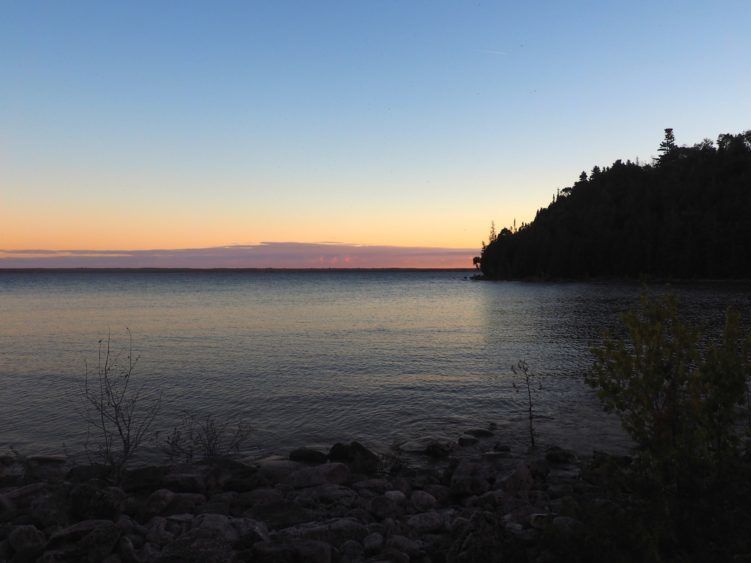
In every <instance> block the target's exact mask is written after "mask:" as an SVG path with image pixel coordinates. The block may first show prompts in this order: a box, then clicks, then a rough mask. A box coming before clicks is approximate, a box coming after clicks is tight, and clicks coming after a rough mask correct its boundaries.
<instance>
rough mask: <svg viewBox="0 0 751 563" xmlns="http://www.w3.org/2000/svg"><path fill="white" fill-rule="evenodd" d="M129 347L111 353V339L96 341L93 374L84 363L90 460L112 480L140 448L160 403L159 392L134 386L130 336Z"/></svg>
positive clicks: (87, 450) (87, 451)
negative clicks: (104, 468) (107, 471)
mask: <svg viewBox="0 0 751 563" xmlns="http://www.w3.org/2000/svg"><path fill="white" fill-rule="evenodd" d="M127 332H128V347H127V349H126V350H123V351H121V352H118V353H114V352H113V351H112V341H111V336H110V335H108V336H107V339H106V340H100V341H99V354H98V360H97V368H96V371H90V370H89V366H88V363H87V364H86V372H85V375H86V377H85V380H84V403H85V405H84V417H85V420H86V423H87V435H86V444H85V447H86V454H87V456H88V457H89V461H90V462H93V461H95V460H96V461H98V462H100V463H102V464H103V465H105V466H106V467H107V468H108V469H109V470H110V472H111V474H112V476H113V477H114V478H115V480H118V479H119V478H120V476H121V475H122V471H123V469H124V468H125V466H126V465H127V464H128V462H129V461H130V460H131V459H132V458H133V456H134V455H135V453H136V451H137V450H138V448H139V447H140V446H141V445H142V443H143V441H144V438H145V437H146V434H147V433H148V431H149V429H150V428H151V425H152V423H153V422H154V419H155V418H156V416H157V414H158V412H159V409H160V408H161V404H162V393H161V391H159V392H158V393H147V392H146V390H145V385H139V386H135V385H134V384H133V381H132V379H133V373H134V370H135V367H136V364H137V363H138V358H137V357H136V358H134V357H133V336H132V335H131V332H130V330H127Z"/></svg>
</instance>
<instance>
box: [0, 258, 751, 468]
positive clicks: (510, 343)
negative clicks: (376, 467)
mask: <svg viewBox="0 0 751 563" xmlns="http://www.w3.org/2000/svg"><path fill="white" fill-rule="evenodd" d="M465 275H466V274H464V273H461V272H377V271H363V272H331V271H327V272H127V271H126V272H123V271H121V272H54V271H51V272H0V448H4V447H7V446H8V445H10V444H12V445H14V446H15V447H16V448H18V449H19V450H21V451H26V452H59V451H61V449H62V448H63V444H65V447H66V449H67V450H69V451H80V449H81V448H82V445H83V443H84V440H85V425H84V424H83V423H82V420H81V413H80V407H81V405H82V402H81V391H82V386H83V380H84V366H85V363H86V362H88V364H89V366H90V367H91V366H95V365H96V361H97V346H98V344H97V343H98V341H99V340H100V339H102V338H106V337H107V335H108V334H111V338H112V343H113V348H114V349H116V350H121V349H123V348H124V347H125V346H126V345H127V333H126V327H128V328H129V329H130V330H131V332H132V336H133V349H134V352H135V354H136V355H138V356H139V358H140V359H139V361H138V364H137V368H136V370H135V375H134V378H136V379H137V380H138V381H140V382H142V383H144V384H145V385H146V386H147V388H149V389H160V390H161V391H162V392H163V396H164V401H163V406H162V409H161V412H160V415H159V418H158V419H157V421H156V424H155V429H156V428H158V429H161V430H169V429H170V428H171V427H172V426H173V425H174V424H176V422H177V421H178V420H179V417H180V416H181V413H182V412H183V411H185V410H188V411H191V412H195V413H213V414H216V415H217V416H219V417H223V418H227V417H241V418H243V419H245V420H246V421H248V422H250V423H251V424H252V426H253V432H252V434H251V436H250V439H249V441H248V442H247V443H246V444H245V445H244V453H246V454H248V455H264V454H267V453H269V452H283V451H285V450H287V449H289V448H291V447H296V446H300V445H305V444H308V445H318V446H327V445H330V444H331V443H333V442H335V441H339V440H343V439H355V438H357V439H361V440H363V441H364V442H365V443H366V444H369V445H371V446H374V447H376V448H380V449H385V448H387V447H388V446H389V445H391V444H392V443H394V442H399V441H403V440H410V439H414V438H418V437H423V436H428V435H430V436H439V437H448V438H455V437H456V436H458V435H459V434H460V433H461V431H462V430H464V429H467V428H471V427H478V426H487V425H488V424H491V423H493V424H496V425H498V428H499V430H498V437H499V440H500V441H502V442H504V443H506V444H510V445H512V446H513V447H515V448H523V447H524V446H525V445H526V440H527V436H526V433H525V432H526V431H525V423H526V422H525V416H526V411H525V409H526V402H525V397H524V396H523V395H522V394H520V393H516V392H515V390H514V388H513V385H512V382H513V375H512V374H511V370H510V366H511V364H512V363H515V362H516V361H517V360H519V359H524V360H526V361H527V362H528V364H529V365H530V367H531V369H532V370H533V371H534V372H536V373H539V374H543V375H544V385H543V390H542V391H540V392H539V393H538V395H537V407H538V412H539V415H540V418H539V419H538V422H537V426H538V430H539V432H540V436H541V438H542V441H543V442H547V443H558V444H561V445H564V446H569V447H572V448H575V449H577V450H579V451H581V452H588V451H591V450H592V448H602V449H611V450H618V449H622V448H624V447H626V446H627V444H628V443H627V441H626V439H625V437H624V436H623V433H622V431H621V429H620V427H619V424H618V422H617V420H615V419H614V418H612V417H610V416H606V415H605V414H603V413H602V411H601V409H600V406H599V404H598V402H597V399H596V398H595V397H594V394H593V392H592V391H591V390H590V389H588V388H587V387H586V386H585V385H584V384H583V383H582V375H583V373H584V372H585V370H586V369H587V367H588V366H589V365H590V364H591V356H590V353H589V348H590V346H591V345H593V344H595V343H596V342H597V341H598V338H599V337H600V335H601V333H602V330H603V329H605V328H608V327H611V328H612V327H616V326H617V313H618V312H620V311H623V310H624V309H626V308H627V307H629V306H630V305H631V304H633V303H634V301H635V300H636V299H637V296H638V294H639V292H640V289H641V288H640V286H639V285H638V284H596V283H559V284H556V283H550V284H543V283H520V282H519V283H517V282H508V283H489V282H474V281H469V280H467V279H465ZM748 289H749V287H748V286H747V285H745V284H698V285H697V284H692V285H679V286H676V287H674V288H673V291H674V292H675V293H677V294H678V296H679V297H680V299H681V300H682V302H683V303H684V305H685V308H686V310H687V311H689V313H690V314H694V315H695V316H700V317H701V318H702V319H703V320H710V321H716V320H717V319H720V318H721V315H722V311H723V310H724V308H725V307H726V306H727V305H728V304H735V305H736V306H739V307H740V308H742V309H744V310H745V311H748V307H749V302H750V301H751V298H750V297H749V296H750V295H751V294H750V293H749V292H748ZM155 444H156V443H155ZM150 451H152V455H153V452H154V451H155V450H154V449H153V448H152V450H150Z"/></svg>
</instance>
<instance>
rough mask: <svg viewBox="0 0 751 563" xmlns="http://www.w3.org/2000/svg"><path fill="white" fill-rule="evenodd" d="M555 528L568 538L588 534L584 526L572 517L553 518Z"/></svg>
mask: <svg viewBox="0 0 751 563" xmlns="http://www.w3.org/2000/svg"><path fill="white" fill-rule="evenodd" d="M553 527H554V528H555V529H556V530H557V531H558V532H559V533H560V534H561V535H563V536H564V537H567V538H576V537H581V536H583V535H584V533H585V532H586V527H585V526H584V524H582V522H580V521H579V520H577V519H576V518H571V517H570V516H556V517H555V518H553Z"/></svg>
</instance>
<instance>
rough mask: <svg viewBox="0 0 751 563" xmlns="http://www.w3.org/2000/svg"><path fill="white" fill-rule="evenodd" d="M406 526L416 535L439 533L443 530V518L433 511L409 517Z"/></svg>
mask: <svg viewBox="0 0 751 563" xmlns="http://www.w3.org/2000/svg"><path fill="white" fill-rule="evenodd" d="M407 525H408V526H409V527H410V528H412V529H413V530H416V531H417V532H418V533H421V534H424V533H430V532H440V531H442V530H443V529H444V528H445V524H444V518H443V516H441V515H440V514H438V513H437V512H434V511H430V512H421V513H420V514H415V515H414V516H410V517H409V519H408V520H407Z"/></svg>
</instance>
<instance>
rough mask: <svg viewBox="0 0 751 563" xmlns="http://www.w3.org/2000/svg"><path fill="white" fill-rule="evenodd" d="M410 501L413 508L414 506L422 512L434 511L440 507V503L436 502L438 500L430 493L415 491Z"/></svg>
mask: <svg viewBox="0 0 751 563" xmlns="http://www.w3.org/2000/svg"><path fill="white" fill-rule="evenodd" d="M409 500H410V502H411V503H412V506H414V507H415V508H416V509H417V510H418V511H420V512H425V511H427V510H432V509H434V508H435V507H436V506H438V501H437V500H436V498H435V497H434V496H433V495H431V494H430V493H426V492H425V491H414V492H413V493H412V495H411V496H410V497H409Z"/></svg>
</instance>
